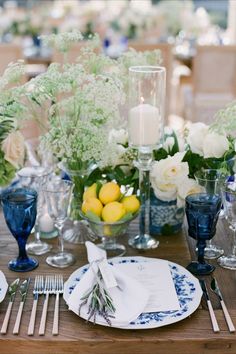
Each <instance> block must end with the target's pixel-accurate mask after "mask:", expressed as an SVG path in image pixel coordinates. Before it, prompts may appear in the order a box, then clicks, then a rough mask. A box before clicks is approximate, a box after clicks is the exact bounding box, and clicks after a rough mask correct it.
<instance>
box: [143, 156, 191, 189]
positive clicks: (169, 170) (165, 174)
mask: <svg viewBox="0 0 236 354" xmlns="http://www.w3.org/2000/svg"><path fill="white" fill-rule="evenodd" d="M184 155H185V153H180V152H177V153H176V154H175V155H174V156H169V157H167V158H166V159H163V160H160V161H156V162H154V164H153V167H152V170H151V174H150V177H151V181H152V183H155V184H156V186H158V185H164V184H169V183H170V184H175V185H176V184H179V183H181V181H182V180H183V179H184V178H186V177H187V176H188V174H189V167H188V163H187V162H182V160H183V157H184ZM154 181H155V182H154Z"/></svg>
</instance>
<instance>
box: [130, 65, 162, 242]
mask: <svg viewBox="0 0 236 354" xmlns="http://www.w3.org/2000/svg"><path fill="white" fill-rule="evenodd" d="M165 83H166V71H165V68H163V67H158V66H134V67H130V68H129V108H130V109H129V121H128V132H129V145H130V146H131V147H133V148H135V149H137V150H138V158H137V161H136V167H137V168H138V169H139V189H140V200H141V209H140V222H139V234H138V235H137V236H135V237H134V238H132V239H130V240H129V245H130V246H132V247H134V248H138V249H149V248H156V247H157V246H158V244H159V242H158V241H157V240H155V239H154V238H152V237H151V236H150V235H149V211H150V178H149V174H150V169H151V165H152V160H153V150H154V149H156V148H157V147H158V145H159V144H160V142H161V138H162V131H163V117H164V107H165Z"/></svg>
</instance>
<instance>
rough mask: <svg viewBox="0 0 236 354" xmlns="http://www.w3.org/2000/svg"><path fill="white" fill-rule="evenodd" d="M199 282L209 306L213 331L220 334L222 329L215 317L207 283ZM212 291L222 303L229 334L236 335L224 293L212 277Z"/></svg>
mask: <svg viewBox="0 0 236 354" xmlns="http://www.w3.org/2000/svg"><path fill="white" fill-rule="evenodd" d="M199 282H200V285H201V288H202V291H203V296H204V298H205V300H206V303H207V306H208V310H209V314H210V319H211V323H212V328H213V331H214V332H220V327H219V325H218V322H217V319H216V316H215V312H214V310H213V306H212V303H211V300H210V298H209V294H208V290H207V286H206V283H205V281H204V280H202V279H200V280H199ZM210 289H211V291H212V292H214V293H215V294H216V295H217V297H218V299H219V301H220V305H221V308H222V311H223V313H224V317H225V320H226V323H227V326H228V329H229V332H230V333H234V332H235V327H234V324H233V322H232V319H231V317H230V314H229V312H228V309H227V307H226V305H225V302H224V300H223V296H222V293H221V291H220V288H219V286H218V283H217V280H216V279H215V278H214V277H212V280H211V284H210Z"/></svg>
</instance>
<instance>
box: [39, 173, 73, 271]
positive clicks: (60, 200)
mask: <svg viewBox="0 0 236 354" xmlns="http://www.w3.org/2000/svg"><path fill="white" fill-rule="evenodd" d="M72 188H73V183H72V182H71V181H67V180H63V179H60V178H54V179H52V180H51V181H50V182H49V183H48V184H47V186H46V188H45V187H44V188H43V195H44V199H45V201H46V203H47V208H48V213H49V215H50V217H51V218H52V219H53V221H54V223H55V227H56V228H57V229H58V237H59V242H60V251H59V252H58V253H57V254H55V255H51V256H48V257H47V259H46V262H47V263H48V264H49V265H51V266H52V267H58V268H65V267H68V266H69V265H72V264H73V263H74V262H75V258H74V256H73V254H71V253H69V252H65V251H64V240H63V234H62V228H63V225H64V222H65V221H66V219H67V216H68V209H69V205H70V202H71V195H72Z"/></svg>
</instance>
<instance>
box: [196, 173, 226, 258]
mask: <svg viewBox="0 0 236 354" xmlns="http://www.w3.org/2000/svg"><path fill="white" fill-rule="evenodd" d="M194 177H195V179H196V181H197V182H198V184H199V185H200V186H203V187H204V190H205V192H206V193H207V194H217V195H220V194H221V186H222V184H223V183H224V181H225V179H226V175H225V174H223V173H222V172H221V171H220V170H217V169H202V170H200V171H197V172H196V173H195V175H194ZM223 254H224V250H223V248H222V247H220V246H218V245H216V244H215V243H214V242H213V241H212V240H208V241H207V243H206V248H205V254H204V256H205V258H206V259H216V258H219V257H220V256H222V255H223Z"/></svg>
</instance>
